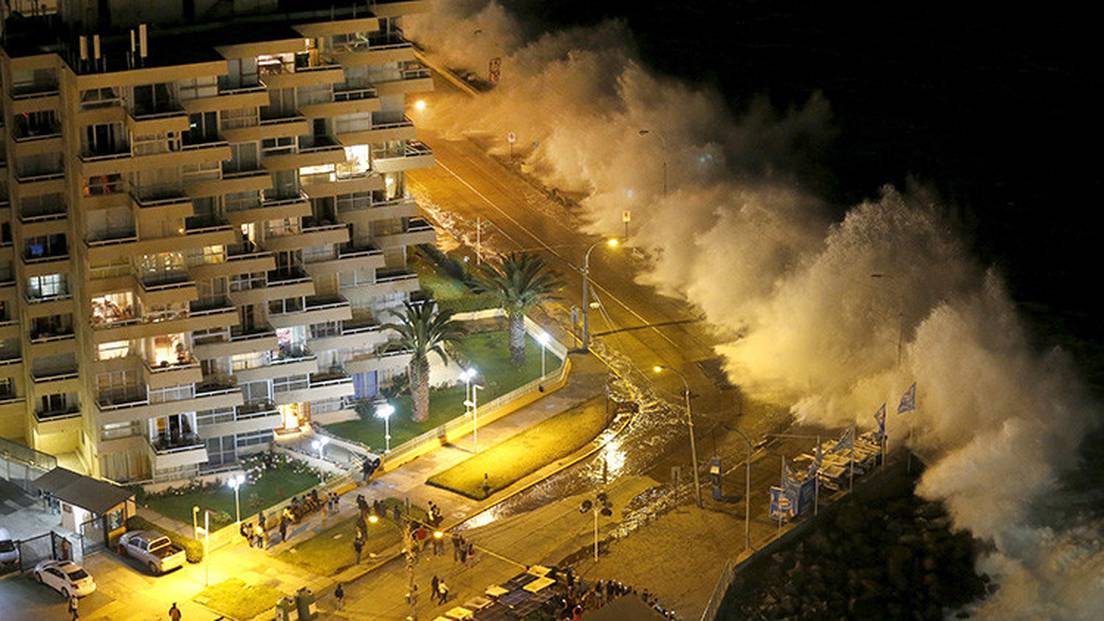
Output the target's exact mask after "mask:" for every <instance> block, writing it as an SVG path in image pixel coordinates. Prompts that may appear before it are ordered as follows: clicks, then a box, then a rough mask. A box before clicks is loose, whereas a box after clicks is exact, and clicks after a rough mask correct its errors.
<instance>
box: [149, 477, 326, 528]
mask: <svg viewBox="0 0 1104 621" xmlns="http://www.w3.org/2000/svg"><path fill="white" fill-rule="evenodd" d="M318 483H319V481H318V477H317V476H314V475H312V474H307V473H303V472H295V471H293V470H292V469H291V468H290V467H288V466H286V465H283V464H281V465H279V466H276V467H274V468H272V469H270V470H266V471H265V472H264V473H262V474H261V476H260V477H259V478H258V479H257V482H256V483H247V484H245V485H243V486H242V488H241V490H240V491H239V493H240V494H241V511H242V518H243V519H244V518H245V516H247V515H252V514H254V513H256V512H257V511H261V510H262V509H267V508H269V507H271V506H272V505H274V504H276V503H278V502H280V501H281V500H284V499H285V498H291V497H292V496H295V495H297V494H300V493H302V492H304V491H306V490H308V489H310V488H312V487H314V486H315V485H317V484H318ZM146 504H148V505H149V508H150V509H153V510H154V511H156V512H158V513H160V514H161V515H163V516H165V517H168V518H172V519H174V520H177V521H179V522H183V523H185V524H191V523H192V507H193V506H198V507H199V509H200V517H201V519H202V516H203V510H204V509H210V510H211V530H212V531H214V530H218V529H219V528H222V527H224V526H227V525H229V524H233V523H234V490H232V489H230V487H228V486H226V485H220V486H218V487H210V488H207V489H202V490H195V491H189V492H186V493H184V494H181V495H179V496H160V497H151V498H148V499H146Z"/></svg>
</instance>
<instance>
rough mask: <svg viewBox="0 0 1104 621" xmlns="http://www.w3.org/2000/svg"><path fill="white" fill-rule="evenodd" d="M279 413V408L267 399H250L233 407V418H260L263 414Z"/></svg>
mask: <svg viewBox="0 0 1104 621" xmlns="http://www.w3.org/2000/svg"><path fill="white" fill-rule="evenodd" d="M279 413H280V410H279V409H278V408H277V407H276V404H275V403H274V402H273V401H271V400H269V399H261V400H257V401H250V402H249V403H245V404H242V405H239V406H237V407H236V408H234V418H235V420H248V419H251V418H262V417H265V416H274V415H277V414H279Z"/></svg>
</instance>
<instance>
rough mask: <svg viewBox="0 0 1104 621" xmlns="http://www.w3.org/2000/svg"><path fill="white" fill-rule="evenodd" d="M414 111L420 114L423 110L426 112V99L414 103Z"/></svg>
mask: <svg viewBox="0 0 1104 621" xmlns="http://www.w3.org/2000/svg"><path fill="white" fill-rule="evenodd" d="M414 109H415V110H417V111H418V112H421V111H422V110H425V109H426V101H425V100H424V99H419V100H418V101H415V102H414Z"/></svg>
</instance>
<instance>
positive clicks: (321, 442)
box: [311, 436, 330, 459]
mask: <svg viewBox="0 0 1104 621" xmlns="http://www.w3.org/2000/svg"><path fill="white" fill-rule="evenodd" d="M329 442H330V439H329V438H327V437H326V436H319V437H318V438H315V440H314V442H311V446H312V447H314V450H316V451H318V459H325V457H324V453H323V452H322V451H323V449H325V448H326V445H327V444H329Z"/></svg>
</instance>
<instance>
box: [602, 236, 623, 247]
mask: <svg viewBox="0 0 1104 621" xmlns="http://www.w3.org/2000/svg"><path fill="white" fill-rule="evenodd" d="M606 245H607V246H609V247H610V248H617V247H618V246H620V245H621V240H620V239H617V238H616V237H611V238H609V239H607V240H606Z"/></svg>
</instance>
